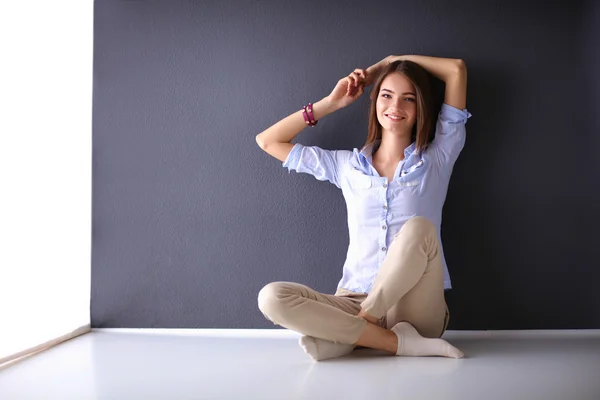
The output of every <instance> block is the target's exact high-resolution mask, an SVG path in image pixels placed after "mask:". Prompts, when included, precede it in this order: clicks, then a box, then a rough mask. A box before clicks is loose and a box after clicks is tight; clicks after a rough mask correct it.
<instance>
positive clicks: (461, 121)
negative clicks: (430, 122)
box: [431, 103, 472, 168]
mask: <svg viewBox="0 0 600 400" xmlns="http://www.w3.org/2000/svg"><path fill="white" fill-rule="evenodd" d="M471 116H472V115H471V113H469V112H468V111H467V109H466V108H465V109H464V110H461V109H458V108H456V107H453V106H451V105H448V104H446V103H444V104H442V108H441V110H440V113H439V115H438V119H437V123H436V129H435V138H434V139H433V142H432V143H431V150H432V152H433V153H434V155H435V157H436V158H437V160H438V161H439V163H440V164H441V165H442V166H444V167H447V168H452V166H453V165H454V163H455V162H456V160H457V159H458V155H459V154H460V152H461V151H462V149H463V147H464V146H465V141H466V128H465V124H466V123H467V120H468V119H469V118H471Z"/></svg>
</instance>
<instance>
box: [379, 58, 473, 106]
mask: <svg viewBox="0 0 600 400" xmlns="http://www.w3.org/2000/svg"><path fill="white" fill-rule="evenodd" d="M385 60H387V61H388V62H389V63H391V62H394V61H396V60H409V61H412V62H415V63H417V64H419V65H420V66H421V67H423V68H425V69H426V70H427V71H428V72H429V73H430V74H432V75H433V76H435V77H436V78H438V79H440V80H442V81H444V82H445V83H446V91H445V93H444V103H446V104H448V105H450V106H453V107H456V108H458V109H459V110H463V109H465V108H466V106H467V66H466V64H465V62H464V61H463V60H461V59H456V58H438V57H428V56H417V55H404V56H389V57H386V58H385ZM382 61H383V60H382Z"/></svg>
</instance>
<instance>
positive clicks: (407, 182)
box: [390, 160, 427, 216]
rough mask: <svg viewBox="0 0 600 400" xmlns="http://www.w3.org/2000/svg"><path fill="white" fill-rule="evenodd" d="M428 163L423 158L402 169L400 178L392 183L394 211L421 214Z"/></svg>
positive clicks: (402, 213) (405, 214)
mask: <svg viewBox="0 0 600 400" xmlns="http://www.w3.org/2000/svg"><path fill="white" fill-rule="evenodd" d="M426 167H427V165H426V163H425V162H424V161H423V160H420V161H419V162H417V163H416V164H414V165H412V166H410V167H408V168H405V169H402V171H401V173H400V178H398V179H396V180H394V182H393V183H392V184H391V187H390V188H391V191H392V193H391V194H392V196H391V197H392V198H391V207H392V211H393V212H394V213H396V214H398V215H401V216H416V215H419V209H420V205H421V195H420V193H421V181H422V180H423V177H424V175H425V171H426V169H427V168H426Z"/></svg>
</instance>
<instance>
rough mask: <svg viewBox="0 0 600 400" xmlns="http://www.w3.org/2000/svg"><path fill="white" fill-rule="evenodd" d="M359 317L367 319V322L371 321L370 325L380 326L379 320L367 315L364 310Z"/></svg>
mask: <svg viewBox="0 0 600 400" xmlns="http://www.w3.org/2000/svg"><path fill="white" fill-rule="evenodd" d="M357 317H361V318H363V319H366V320H367V321H369V322H370V323H372V324H375V325H378V323H379V320H378V319H377V318H375V317H373V316H372V315H369V314H367V313H366V312H364V310H360V312H359V313H358V315H357Z"/></svg>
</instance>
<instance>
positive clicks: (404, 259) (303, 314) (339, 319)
mask: <svg viewBox="0 0 600 400" xmlns="http://www.w3.org/2000/svg"><path fill="white" fill-rule="evenodd" d="M258 307H259V309H260V311H261V312H262V313H263V315H264V316H265V317H266V318H267V319H268V320H270V321H272V322H273V323H275V324H277V325H281V326H283V327H285V328H288V329H291V330H294V331H297V332H300V333H302V334H304V335H308V336H314V337H317V338H321V339H326V340H331V341H334V342H337V343H346V344H355V343H356V342H357V341H358V338H359V337H360V335H361V334H362V332H363V330H364V329H365V326H366V324H367V321H366V320H365V319H363V318H361V317H357V316H356V315H357V314H358V313H359V311H360V310H361V308H362V309H363V310H364V311H365V312H366V313H367V314H369V315H372V316H374V317H375V318H379V320H380V323H379V325H380V326H383V327H386V328H387V329H389V328H391V327H393V326H394V325H395V324H397V323H398V322H401V321H408V322H410V323H411V324H412V325H413V326H414V327H415V329H416V330H417V331H418V332H419V333H420V334H421V335H422V336H424V337H428V338H438V337H441V336H442V335H443V334H444V331H445V330H446V328H447V326H448V321H449V318H450V313H449V311H448V307H447V305H446V300H445V298H444V272H443V264H442V258H441V252H440V247H439V242H438V239H437V231H436V228H435V226H434V225H433V224H432V223H431V221H429V220H428V219H427V218H424V217H414V218H411V219H410V220H409V221H407V222H406V223H405V224H404V225H403V226H402V228H401V229H400V232H398V234H397V235H396V236H395V237H394V240H393V241H392V244H391V245H390V247H389V249H388V253H387V255H386V258H385V260H384V261H383V263H382V264H381V267H380V269H379V272H378V274H377V277H376V278H375V282H374V284H373V288H372V290H371V292H370V293H369V294H368V295H367V294H366V293H354V292H350V291H349V290H346V289H342V288H340V289H338V290H337V291H336V293H335V294H334V295H330V294H324V293H319V292H317V291H315V290H313V289H311V288H309V287H308V286H305V285H301V284H299V283H293V282H272V283H269V284H268V285H266V286H265V287H263V288H262V290H261V291H260V293H259V294H258Z"/></svg>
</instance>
